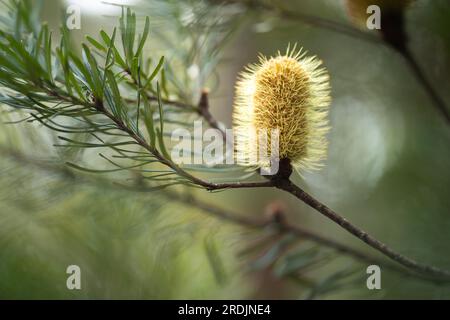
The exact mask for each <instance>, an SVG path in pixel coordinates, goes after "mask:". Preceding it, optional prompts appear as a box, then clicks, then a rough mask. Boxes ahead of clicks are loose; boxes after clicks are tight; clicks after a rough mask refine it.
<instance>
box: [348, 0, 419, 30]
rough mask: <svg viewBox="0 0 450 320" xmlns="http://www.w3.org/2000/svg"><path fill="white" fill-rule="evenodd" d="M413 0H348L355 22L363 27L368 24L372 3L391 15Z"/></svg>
mask: <svg viewBox="0 0 450 320" xmlns="http://www.w3.org/2000/svg"><path fill="white" fill-rule="evenodd" d="M412 2H413V0H347V10H348V13H349V15H350V17H351V18H352V20H353V22H354V23H355V24H356V25H358V26H361V27H365V26H366V21H367V17H368V14H367V8H368V7H369V6H370V5H377V6H378V7H380V10H381V14H382V15H383V14H385V15H391V14H395V13H400V12H402V11H403V10H405V9H406V8H407V7H408V6H409V5H410V4H411V3H412Z"/></svg>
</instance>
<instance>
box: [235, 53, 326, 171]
mask: <svg viewBox="0 0 450 320" xmlns="http://www.w3.org/2000/svg"><path fill="white" fill-rule="evenodd" d="M321 65H322V61H321V60H319V59H317V58H316V57H314V56H306V53H305V52H302V50H295V47H294V48H293V49H292V50H290V49H289V48H288V49H287V51H286V54H284V55H281V54H280V52H278V55H277V56H275V57H270V58H266V57H264V56H262V55H261V56H260V57H259V63H257V64H254V65H249V66H248V67H247V68H246V69H245V71H244V72H242V73H241V75H240V79H239V80H238V82H237V85H236V97H235V104H234V112H233V122H234V132H235V136H236V148H235V149H236V153H237V157H238V159H240V160H241V163H243V164H246V165H256V166H265V165H267V163H263V160H262V159H261V158H260V157H259V152H260V148H261V147H262V146H261V145H260V144H261V141H260V140H259V139H258V134H259V132H262V131H265V132H267V136H268V139H267V144H268V147H267V151H268V154H269V155H270V146H271V133H272V132H273V130H275V129H278V133H279V149H278V153H279V158H280V159H289V160H290V162H291V163H292V164H293V165H294V167H297V168H298V169H315V168H318V167H319V164H320V161H321V160H323V159H324V158H325V156H326V150H327V140H326V137H325V135H326V133H327V132H328V130H329V126H328V120H327V115H328V108H329V104H330V101H331V99H330V85H329V76H328V73H327V71H326V70H325V69H324V68H322V67H321ZM252 132H254V133H256V134H252Z"/></svg>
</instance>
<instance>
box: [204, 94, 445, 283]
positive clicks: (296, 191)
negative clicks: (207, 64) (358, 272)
mask: <svg viewBox="0 0 450 320" xmlns="http://www.w3.org/2000/svg"><path fill="white" fill-rule="evenodd" d="M206 98H207V96H205V97H204V99H206ZM206 105H208V106H209V104H208V103H206ZM206 120H207V121H208V119H206ZM208 122H209V121H208ZM291 173H292V166H291V164H290V161H289V160H288V159H281V160H280V164H279V171H278V173H277V174H276V175H275V176H271V177H270V176H265V177H266V178H269V179H270V180H269V181H270V182H271V185H272V186H274V187H276V188H278V189H280V190H283V191H286V192H288V193H290V194H292V195H293V196H295V197H297V198H298V199H300V200H301V201H303V202H304V203H306V204H307V205H308V206H310V207H311V208H313V209H315V210H317V211H318V212H320V213H321V214H323V215H324V216H326V217H327V218H329V219H330V220H332V221H334V222H335V223H337V224H338V225H339V226H341V227H342V228H344V229H345V230H347V231H348V232H350V233H351V234H352V235H354V236H356V237H357V238H359V239H360V240H362V241H363V242H365V243H366V244H368V245H369V246H371V247H372V248H374V249H375V250H377V251H379V252H381V253H382V254H383V255H385V256H387V257H389V258H390V259H392V260H394V261H395V262H397V263H399V264H401V265H403V266H405V267H407V268H410V269H411V270H414V271H416V272H418V273H420V274H424V275H430V276H433V277H439V278H442V279H443V280H446V281H450V271H447V270H442V269H439V268H436V267H434V266H429V265H425V264H421V263H418V262H416V261H414V260H413V259H411V258H408V257H406V256H404V255H402V254H400V253H398V252H396V251H394V250H392V249H391V248H390V247H388V246H387V245H386V244H384V243H382V242H381V241H378V240H377V239H376V238H374V237H373V236H371V235H369V234H368V233H367V232H365V231H364V230H362V229H360V228H358V227H357V226H355V225H353V224H352V223H350V222H349V221H348V220H346V219H345V218H344V217H342V216H340V215H339V214H337V213H336V212H334V211H333V210H331V209H330V208H328V207H327V206H326V205H324V204H323V203H321V202H319V201H318V200H316V199H315V198H314V197H313V196H311V195H310V194H308V193H307V192H305V191H304V190H302V189H301V188H300V187H298V186H296V185H295V184H294V183H292V181H291V180H289V177H290V175H291ZM271 185H270V184H269V186H271Z"/></svg>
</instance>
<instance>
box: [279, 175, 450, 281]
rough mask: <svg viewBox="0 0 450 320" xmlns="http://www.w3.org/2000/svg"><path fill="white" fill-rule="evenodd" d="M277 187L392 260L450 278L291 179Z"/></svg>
mask: <svg viewBox="0 0 450 320" xmlns="http://www.w3.org/2000/svg"><path fill="white" fill-rule="evenodd" d="M276 187H277V188H279V189H281V190H284V191H286V192H288V193H290V194H292V195H293V196H295V197H297V198H298V199H300V200H301V201H303V202H304V203H306V204H307V205H308V206H310V207H311V208H313V209H315V210H317V211H318V212H320V213H321V214H323V215H324V216H325V217H327V218H328V219H330V220H332V221H334V222H335V223H337V224H338V225H339V226H341V227H342V228H344V229H345V230H347V231H348V232H350V233H351V234H353V235H354V236H355V237H357V238H358V239H360V240H362V241H363V242H365V243H366V244H368V245H369V246H371V247H372V248H374V249H375V250H378V251H379V252H381V253H382V254H383V255H385V256H387V257H389V258H391V259H392V260H394V261H396V262H398V263H400V264H401V265H403V266H405V267H407V268H409V269H411V270H414V271H416V272H418V273H420V274H425V275H432V276H435V277H439V278H442V279H443V280H444V279H445V280H447V281H449V280H450V272H449V271H447V270H442V269H439V268H436V267H434V266H430V265H426V264H422V263H419V262H417V261H415V260H413V259H411V258H408V257H407V256H404V255H402V254H400V253H398V252H396V251H394V250H393V249H391V248H390V247H388V246H387V245H386V244H384V243H383V242H381V241H379V240H377V239H376V238H374V237H373V236H371V235H369V234H368V233H367V232H365V231H364V230H362V229H360V228H358V227H357V226H355V225H354V224H352V223H351V222H349V221H348V220H347V219H345V218H344V217H342V216H341V215H339V214H338V213H336V212H335V211H333V210H332V209H330V208H329V207H327V206H326V205H324V204H323V203H321V202H320V201H318V200H316V199H315V198H314V197H313V196H311V195H310V194H308V193H307V192H305V191H304V190H303V189H301V188H300V187H298V186H296V185H295V184H294V183H292V182H291V181H290V180H288V179H283V180H280V181H278V182H277V184H276Z"/></svg>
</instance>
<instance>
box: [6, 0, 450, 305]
mask: <svg viewBox="0 0 450 320" xmlns="http://www.w3.org/2000/svg"><path fill="white" fill-rule="evenodd" d="M69 2H70V1H69ZM75 2H77V3H79V4H80V5H81V10H82V11H81V13H82V15H81V17H82V20H81V21H82V25H81V30H73V31H71V32H72V33H73V34H72V36H73V38H74V42H75V44H76V45H79V42H81V41H83V39H84V36H85V35H92V36H94V37H97V34H98V31H99V30H100V29H105V30H108V31H111V30H112V28H113V27H114V26H115V25H117V23H118V22H117V16H118V15H120V9H118V8H117V7H114V6H108V5H105V4H101V3H100V1H89V2H88V1H84V3H83V1H81V3H80V1H75ZM180 3H184V7H182V9H181V10H185V11H182V13H183V14H185V15H186V16H187V17H189V14H190V13H189V11H186V10H187V9H186V8H190V7H192V8H194V9H193V12H195V8H198V7H199V6H208V5H210V4H209V3H207V2H206V1H168V2H167V3H165V4H164V3H161V2H158V1H152V0H150V1H145V3H140V2H138V1H134V2H133V5H134V9H135V10H136V11H137V12H138V14H139V15H141V16H145V15H149V16H150V17H151V20H150V23H151V27H152V29H151V32H150V38H151V39H152V40H151V41H149V45H148V47H147V48H146V50H148V52H149V54H151V55H154V56H155V57H157V56H158V54H164V55H165V56H166V58H167V59H168V61H169V62H170V61H171V59H173V60H174V61H175V60H176V59H178V58H179V57H180V56H181V55H182V52H183V50H186V48H188V49H189V45H190V42H189V41H188V40H186V41H182V40H183V39H182V40H180V41H179V42H176V41H175V44H174V43H172V44H171V43H170V42H169V41H164V40H174V39H176V36H177V35H178V36H180V34H178V29H176V27H175V25H177V24H176V23H174V20H172V19H175V18H174V16H172V15H170V13H171V12H172V11H165V10H168V9H167V8H168V6H170V5H173V6H176V5H180ZM275 3H277V5H282V6H283V7H286V8H289V10H294V11H297V12H302V13H307V14H309V15H313V16H317V17H323V18H327V19H332V20H335V21H339V22H341V23H344V24H349V23H350V21H349V18H348V17H347V12H346V8H345V1H332V0H328V1H326V0H321V1H317V0H314V1H313V0H301V1H275ZM94 4H96V6H94ZM67 5H68V3H67V2H66V1H60V2H58V1H54V0H47V1H45V2H44V8H43V14H42V19H43V20H45V21H48V22H49V25H50V26H51V27H52V28H53V29H57V27H58V25H59V24H60V23H61V16H62V15H63V14H64V11H65V8H66V6H67ZM106 8H108V9H106ZM158 10H160V11H158ZM233 10H235V11H233ZM227 15H228V16H227V18H228V19H230V21H231V23H233V24H235V25H233V28H235V29H236V31H235V32H234V33H233V34H232V37H231V38H230V39H229V40H228V41H227V42H226V43H224V45H223V47H221V49H220V51H221V59H220V62H219V64H218V66H217V67H214V70H213V72H212V73H211V75H208V76H207V78H205V79H200V80H199V79H198V77H195V76H192V72H191V78H188V80H187V87H188V88H189V89H190V90H191V92H193V93H194V94H193V96H192V97H188V99H189V98H190V99H192V101H196V99H198V93H199V92H200V89H201V88H200V87H201V86H203V85H207V86H209V87H210V88H211V97H212V100H211V106H212V112H213V114H214V115H215V116H216V117H217V118H218V119H219V120H220V121H222V122H223V123H224V124H226V125H227V127H230V126H231V112H232V101H233V95H234V93H233V91H234V83H235V80H236V76H237V74H238V72H239V71H240V70H242V68H243V67H244V66H245V65H246V64H248V63H253V62H256V59H257V54H258V53H259V52H261V53H264V54H267V55H272V54H275V53H276V51H277V50H284V49H285V48H286V46H287V44H288V43H298V44H299V45H300V46H302V47H304V48H305V49H306V50H307V51H308V52H309V53H310V54H314V55H317V56H319V57H320V58H321V59H322V60H323V61H324V65H325V66H326V67H327V68H328V70H329V72H330V76H331V86H332V97H333V103H332V106H331V113H330V122H331V126H332V130H331V132H330V134H329V140H330V149H329V157H328V160H327V162H326V166H325V167H324V169H323V170H321V171H318V172H313V173H305V174H304V176H303V177H299V176H296V177H295V181H296V182H297V183H298V184H300V185H301V186H304V187H305V189H307V190H308V191H310V192H311V193H312V194H313V195H314V196H316V197H317V198H318V199H319V200H321V201H322V202H324V203H326V204H327V205H328V206H330V207H331V208H333V209H335V210H336V211H337V212H339V213H341V214H342V215H344V216H345V217H346V218H348V219H349V220H350V221H352V222H354V223H355V224H356V225H358V226H360V227H362V228H363V229H365V230H366V231H368V232H369V233H371V234H373V235H374V236H376V237H377V238H379V239H380V240H382V241H383V242H385V243H387V244H388V245H390V246H391V247H393V248H395V249H396V250H398V251H399V252H401V253H403V254H406V255H408V256H410V257H413V258H415V259H417V260H418V261H421V262H424V263H429V264H433V265H436V266H439V267H442V268H447V269H450V254H449V253H450V232H449V230H450V198H449V190H450V175H449V170H450V148H449V146H450V130H449V128H448V126H447V125H446V124H445V122H444V121H443V120H442V118H440V116H439V114H438V113H437V112H436V111H435V109H434V108H433V106H432V105H431V101H430V99H429V97H428V96H427V94H426V92H425V91H424V90H423V88H422V87H421V86H420V85H419V84H418V83H417V81H416V80H415V78H414V76H412V75H411V71H410V69H408V67H407V65H406V64H405V62H404V60H403V58H402V57H401V56H400V55H398V54H397V53H396V52H394V51H393V50H391V49H389V48H387V47H386V46H383V45H380V44H374V43H368V42H365V41H362V40H360V39H356V38H352V37H349V36H347V35H343V34H339V33H336V32H333V31H330V30H327V29H323V28H318V27H315V26H311V25H308V24H305V23H304V22H302V21H294V20H288V19H284V18H280V17H279V16H278V15H277V14H276V12H269V11H264V10H263V11H261V10H256V9H253V10H252V9H248V8H243V7H241V6H239V5H236V7H233V8H231V9H230V10H229V11H227ZM449 15H450V2H448V1H445V0H440V1H439V0H436V1H415V2H414V3H413V5H412V6H411V7H410V8H408V10H407V13H406V23H407V24H406V25H407V31H408V34H409V36H410V48H411V49H412V51H413V53H414V55H415V56H416V57H417V58H418V61H419V64H420V66H421V67H422V68H423V69H424V70H425V72H426V75H427V77H428V78H429V79H430V80H431V83H432V85H433V86H434V87H435V88H436V89H437V90H438V92H439V94H440V95H441V96H442V97H443V98H444V100H445V101H446V102H447V105H450V96H449V92H450V91H449V90H448V88H449V83H448V81H449V74H448V70H450V68H449V66H450V59H449V58H450V20H449V19H448V17H449ZM230 17H231V18H230ZM233 19H235V20H239V21H234V20H233ZM202 30H203V29H201V28H200V29H199V30H191V32H192V33H193V34H194V36H195V35H197V34H198V35H200V34H201V32H202ZM173 37H175V38H173ZM205 37H206V39H207V40H208V41H212V42H214V40H215V38H214V37H215V34H214V33H212V34H211V35H208V36H205ZM217 39H220V38H217ZM197 40H198V39H197ZM202 54H204V55H206V56H207V55H208V51H205V53H201V52H200V53H199V54H198V55H197V56H196V58H195V59H193V61H194V62H193V64H192V65H186V61H184V62H183V60H182V59H181V58H180V61H181V65H180V66H178V67H177V68H180V72H184V73H185V72H186V70H188V69H189V67H190V69H191V70H192V68H194V69H195V66H196V64H195V63H197V64H200V63H203V62H199V61H197V62H195V61H196V59H201V58H202ZM183 65H184V67H183ZM192 66H194V67H192ZM181 69H183V70H181ZM176 71H178V69H176ZM200 76H202V75H200ZM11 118H12V119H15V118H14V116H13V115H11V114H9V113H7V112H3V113H2V120H3V121H4V122H6V121H9V120H11ZM51 137H52V134H51V133H49V132H47V131H46V129H44V128H43V127H40V126H38V125H36V124H30V123H21V124H16V125H11V124H2V125H1V135H0V143H1V146H2V149H0V154H1V155H2V156H1V159H0V163H1V166H0V298H3V299H5V298H6V299H15V298H18V299H25V298H31V299H36V298H52V299H53V298H56V299H79V298H99V299H110V298H112V299H131V298H137V299H216V298H223V299H240V298H275V299H276V298H289V299H301V298H305V297H308V292H309V290H310V288H309V287H308V286H307V285H305V284H304V283H299V282H298V281H294V280H292V279H290V278H289V277H279V276H277V274H276V273H274V272H272V270H271V269H270V268H257V267H255V266H254V264H252V261H254V257H252V256H251V255H248V254H244V253H243V252H244V251H246V250H247V249H248V248H249V247H252V244H253V243H254V242H255V241H256V240H258V239H261V238H264V237H265V235H264V234H261V233H256V232H254V231H250V230H246V229H245V228H243V227H240V226H236V225H233V224H230V223H228V222H225V221H222V220H219V219H217V218H215V217H213V216H210V215H208V214H207V213H205V212H201V211H199V210H198V209H195V208H192V207H189V206H186V205H183V204H180V203H177V202H174V201H171V200H170V199H168V198H166V197H164V195H163V194H160V193H133V192H130V191H124V190H121V189H120V188H116V187H114V186H111V185H109V184H107V185H103V184H102V183H101V182H100V181H98V180H96V179H95V178H94V179H91V180H92V181H88V182H85V181H80V180H78V179H76V178H73V177H72V176H71V175H66V174H64V171H63V170H62V171H61V170H59V169H58V170H54V169H53V167H52V166H53V165H54V164H55V163H56V164H58V165H59V164H60V163H59V162H58V161H56V160H55V159H60V158H61V157H63V158H67V157H71V156H72V155H71V154H70V150H67V151H61V150H59V149H58V150H57V149H56V148H54V147H52V138H51ZM11 148H14V149H15V150H16V149H17V150H21V151H20V152H21V153H20V154H16V153H11V152H6V150H10V149H11ZM22 153H24V154H26V155H27V157H23V156H22ZM62 153H64V154H62ZM89 156H90V157H92V162H96V161H97V162H98V159H97V158H98V156H97V155H96V154H94V153H93V154H92V155H89ZM29 158H32V159H33V160H30V159H29ZM48 159H52V160H51V161H48ZM58 168H60V167H59V166H58ZM195 193H196V194H197V195H198V196H199V197H201V198H202V199H203V200H205V201H208V202H210V203H213V204H215V205H218V206H221V207H223V208H228V209H230V210H233V211H236V212H239V213H241V214H245V215H249V216H256V217H257V216H263V215H264V211H265V207H266V206H267V205H268V204H270V203H271V202H273V201H275V200H277V201H282V202H284V203H285V204H286V207H287V208H288V209H287V210H288V213H289V219H290V221H292V222H295V223H298V224H300V225H302V226H305V227H308V228H310V229H312V230H316V231H317V232H318V233H320V234H323V235H326V236H328V237H330V238H333V239H337V240H339V241H341V242H343V243H346V244H348V245H350V246H353V247H355V248H358V249H360V250H362V251H364V252H367V253H370V254H373V255H375V256H377V253H376V252H374V251H373V250H372V249H370V248H369V247H367V246H366V245H365V244H363V243H362V242H360V241H359V240H357V239H355V238H353V237H352V236H350V235H349V234H347V233H346V232H345V231H343V230H342V229H340V228H339V227H338V226H337V225H335V224H334V223H331V222H330V221H328V220H327V219H325V218H323V217H322V216H321V215H319V214H318V213H317V212H315V211H314V210H312V209H310V208H308V207H307V206H306V205H304V204H303V203H300V202H299V201H297V200H296V199H294V198H293V197H290V196H289V195H287V194H283V193H281V192H279V191H276V190H266V189H259V190H235V191H225V192H220V193H214V194H213V193H208V192H206V191H201V190H200V191H195ZM255 239H256V240H255ZM300 249H301V248H299V250H300ZM259 254H261V253H259ZM256 255H258V254H256ZM355 263H356V262H354V261H352V259H350V258H345V257H338V258H337V259H333V260H330V261H329V262H325V263H324V264H323V265H322V267H321V268H319V269H318V270H313V274H312V276H311V278H312V279H315V281H317V282H320V281H323V280H324V279H327V278H328V277H329V276H330V275H332V274H334V273H335V272H336V271H339V270H345V269H346V268H349V266H350V265H351V266H354V265H355ZM71 264H76V265H79V266H80V268H81V271H82V289H81V290H73V291H71V290H68V289H67V288H66V279H67V276H68V275H67V274H66V268H67V266H68V265H71ZM366 267H367V265H364V264H356V270H359V271H357V273H358V272H359V276H360V279H359V278H358V279H359V280H358V281H356V282H353V283H352V284H347V283H345V282H344V283H343V284H341V285H340V286H339V287H338V288H337V290H334V291H332V292H327V293H326V294H324V295H322V296H318V298H339V299H352V298H363V299H407V298H412V299H418V298H424V299H448V298H450V285H444V284H432V283H428V282H425V281H422V280H420V279H415V278H411V277H404V276H401V275H398V274H395V273H392V272H389V271H387V270H386V271H384V270H383V274H382V289H381V290H373V291H370V290H368V289H367V288H366V283H365V277H366V273H365V270H366Z"/></svg>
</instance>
